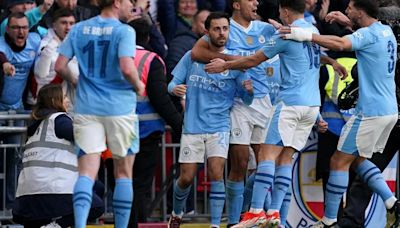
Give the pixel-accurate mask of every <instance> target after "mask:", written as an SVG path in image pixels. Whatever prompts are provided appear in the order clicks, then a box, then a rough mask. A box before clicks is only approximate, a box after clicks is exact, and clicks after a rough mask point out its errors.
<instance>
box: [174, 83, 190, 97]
mask: <svg viewBox="0 0 400 228" xmlns="http://www.w3.org/2000/svg"><path fill="white" fill-rule="evenodd" d="M186 89H187V86H186V85H184V84H181V85H177V86H175V87H174V88H173V89H172V92H173V93H174V94H175V96H178V97H184V96H185V95H186Z"/></svg>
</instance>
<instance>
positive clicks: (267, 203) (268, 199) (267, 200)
mask: <svg viewBox="0 0 400 228" xmlns="http://www.w3.org/2000/svg"><path fill="white" fill-rule="evenodd" d="M272 189H274V183H272V185H271V187H270V188H269V190H268V191H267V195H266V196H265V201H264V211H268V209H269V208H270V207H271V201H272V200H271V197H272Z"/></svg>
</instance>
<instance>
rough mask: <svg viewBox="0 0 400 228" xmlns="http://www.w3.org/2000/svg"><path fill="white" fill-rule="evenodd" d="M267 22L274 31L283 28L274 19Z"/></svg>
mask: <svg viewBox="0 0 400 228" xmlns="http://www.w3.org/2000/svg"><path fill="white" fill-rule="evenodd" d="M268 22H269V23H270V24H271V25H272V26H274V28H275V29H280V28H282V27H283V25H282V24H281V23H279V22H277V21H275V20H274V19H268Z"/></svg>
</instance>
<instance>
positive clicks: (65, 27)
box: [27, 8, 79, 112]
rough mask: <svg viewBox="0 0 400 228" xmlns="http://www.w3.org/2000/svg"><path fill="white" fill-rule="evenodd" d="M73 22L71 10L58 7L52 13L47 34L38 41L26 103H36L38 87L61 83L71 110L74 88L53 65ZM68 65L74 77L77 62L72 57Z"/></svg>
mask: <svg viewBox="0 0 400 228" xmlns="http://www.w3.org/2000/svg"><path fill="white" fill-rule="evenodd" d="M74 24H75V17H74V15H73V13H72V11H71V10H68V9H65V8H64V9H58V10H57V11H56V12H55V13H54V17H53V25H52V28H51V29H49V31H48V34H47V35H46V37H45V38H43V40H42V41H41V43H40V49H39V50H40V51H39V54H38V57H37V59H36V62H35V68H34V77H33V78H32V81H31V85H30V89H29V92H28V100H27V103H28V104H30V105H34V104H36V96H37V93H38V92H39V90H40V88H41V87H43V86H44V85H46V84H49V83H62V84H63V90H64V93H65V94H66V95H67V96H68V99H69V100H70V102H72V104H71V105H69V107H68V109H67V110H68V111H69V112H71V111H72V107H73V103H74V101H75V95H74V94H75V89H74V87H73V86H72V85H71V84H68V83H67V82H66V81H63V80H62V79H61V78H60V77H59V76H57V75H56V72H55V71H54V65H55V63H56V60H57V57H58V51H57V49H58V47H59V46H60V44H61V42H62V41H63V40H64V38H65V37H66V36H67V34H68V32H69V31H70V30H71V28H72V26H73V25H74ZM68 67H69V69H70V71H71V73H72V75H73V77H75V78H76V79H77V78H78V75H79V69H78V62H77V61H76V59H75V58H74V59H73V60H72V61H70V62H69V64H68Z"/></svg>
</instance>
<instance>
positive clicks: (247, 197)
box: [242, 172, 256, 212]
mask: <svg viewBox="0 0 400 228" xmlns="http://www.w3.org/2000/svg"><path fill="white" fill-rule="evenodd" d="M254 179H256V172H253V173H252V174H250V176H248V177H247V180H246V187H245V189H244V193H243V206H242V212H246V211H248V210H249V209H250V204H251V198H252V196H253V186H254Z"/></svg>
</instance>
